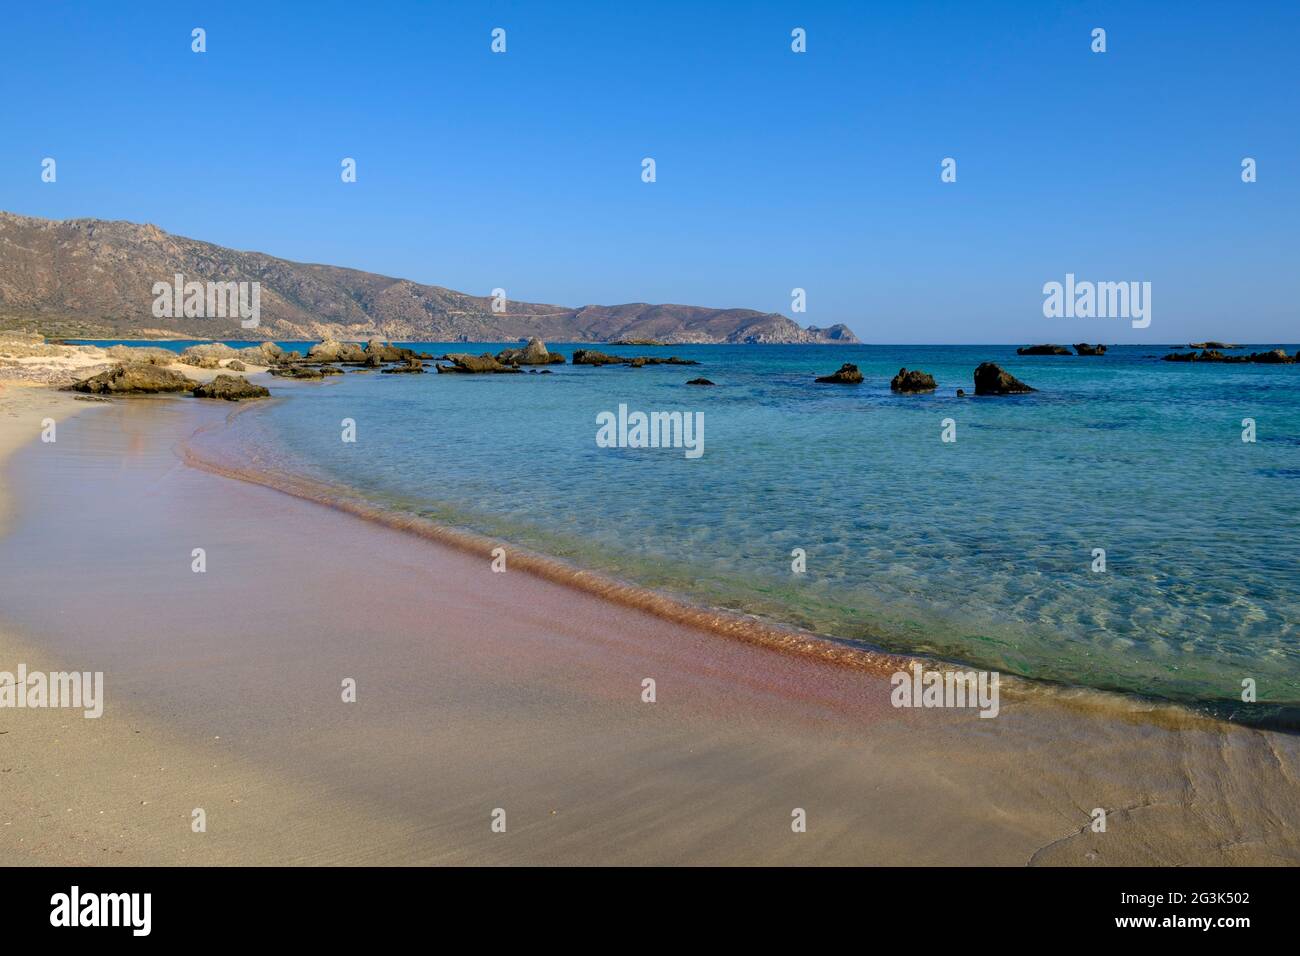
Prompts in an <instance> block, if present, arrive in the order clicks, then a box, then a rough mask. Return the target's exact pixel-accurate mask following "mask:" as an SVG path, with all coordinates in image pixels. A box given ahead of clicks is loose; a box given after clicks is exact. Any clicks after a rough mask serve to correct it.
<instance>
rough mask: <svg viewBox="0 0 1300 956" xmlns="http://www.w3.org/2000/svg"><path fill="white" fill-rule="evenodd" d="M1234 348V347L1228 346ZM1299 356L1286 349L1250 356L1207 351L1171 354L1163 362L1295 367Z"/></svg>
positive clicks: (1253, 353) (1213, 350) (1251, 354)
mask: <svg viewBox="0 0 1300 956" xmlns="http://www.w3.org/2000/svg"><path fill="white" fill-rule="evenodd" d="M1228 347H1229V348H1232V347H1234V346H1228ZM1297 357H1298V356H1295V355H1287V354H1286V349H1272V350H1271V351H1268V352H1251V353H1250V354H1249V355H1224V354H1223V353H1222V352H1220V351H1219V350H1218V349H1205V350H1204V351H1202V352H1200V353H1196V352H1171V353H1170V354H1168V355H1166V356H1165V357H1164V359H1163V361H1166V362H1231V363H1233V364H1246V363H1252V364H1255V365H1294V364H1295V362H1296V359H1297Z"/></svg>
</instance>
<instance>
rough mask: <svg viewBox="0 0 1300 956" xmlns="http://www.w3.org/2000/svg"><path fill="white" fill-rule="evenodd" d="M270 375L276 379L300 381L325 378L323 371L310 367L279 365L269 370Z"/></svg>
mask: <svg viewBox="0 0 1300 956" xmlns="http://www.w3.org/2000/svg"><path fill="white" fill-rule="evenodd" d="M271 374H272V375H274V376H276V377H277V378H301V379H308V380H313V379H321V378H324V377H325V370H324V369H322V368H317V367H314V366H310V365H281V366H279V367H277V368H273V369H271Z"/></svg>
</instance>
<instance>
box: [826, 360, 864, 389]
mask: <svg viewBox="0 0 1300 956" xmlns="http://www.w3.org/2000/svg"><path fill="white" fill-rule="evenodd" d="M817 381H819V382H825V383H827V384H830V385H858V384H861V382H862V373H861V372H859V371H858V367H857V366H856V365H853V364H852V363H850V362H845V363H844V364H843V365H841V366H840V367H839V370H838V371H835V372H832V373H831V374H830V375H822V376H821V377H819V378H818V379H817Z"/></svg>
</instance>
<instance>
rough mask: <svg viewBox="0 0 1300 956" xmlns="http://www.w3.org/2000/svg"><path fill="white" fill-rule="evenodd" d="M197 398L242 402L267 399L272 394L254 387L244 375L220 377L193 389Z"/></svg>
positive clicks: (257, 386)
mask: <svg viewBox="0 0 1300 956" xmlns="http://www.w3.org/2000/svg"><path fill="white" fill-rule="evenodd" d="M191 391H192V392H193V393H194V397H195V398H220V399H225V400H226V401H228V402H242V401H244V400H245V399H249V398H267V397H269V396H270V394H271V393H270V392H269V391H268V390H267V389H265V388H263V387H262V386H261V385H254V384H253V383H252V382H250V381H249V380H248V379H246V378H244V377H243V376H242V375H218V376H217V377H216V378H214V379H213V380H212V381H210V382H205V383H204V384H202V385H196V386H194V388H192V389H191Z"/></svg>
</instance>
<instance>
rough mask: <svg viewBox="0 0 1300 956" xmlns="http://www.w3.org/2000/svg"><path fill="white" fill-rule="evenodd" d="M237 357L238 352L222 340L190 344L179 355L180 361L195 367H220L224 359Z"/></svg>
mask: <svg viewBox="0 0 1300 956" xmlns="http://www.w3.org/2000/svg"><path fill="white" fill-rule="evenodd" d="M232 358H239V352H238V351H236V350H235V349H232V348H231V347H230V346H229V345H226V344H225V343H224V342H205V343H204V344H203V345H191V346H190V347H189V348H187V349H186V350H185V351H184V352H182V353H181V355H180V361H181V362H182V363H183V364H185V365H192V366H194V367H195V368H220V367H221V363H222V362H223V361H225V360H226V359H232Z"/></svg>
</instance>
